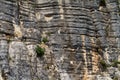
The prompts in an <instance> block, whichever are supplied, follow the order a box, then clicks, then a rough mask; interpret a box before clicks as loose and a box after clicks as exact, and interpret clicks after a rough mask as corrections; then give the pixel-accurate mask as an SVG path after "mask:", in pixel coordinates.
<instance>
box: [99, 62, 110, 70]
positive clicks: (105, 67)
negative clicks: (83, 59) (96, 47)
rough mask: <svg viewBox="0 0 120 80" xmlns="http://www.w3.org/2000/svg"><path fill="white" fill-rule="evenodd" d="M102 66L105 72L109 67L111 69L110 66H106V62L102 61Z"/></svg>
mask: <svg viewBox="0 0 120 80" xmlns="http://www.w3.org/2000/svg"><path fill="white" fill-rule="evenodd" d="M100 65H101V67H102V70H103V71H105V70H106V69H107V67H109V65H108V64H106V63H105V61H104V60H101V61H100Z"/></svg>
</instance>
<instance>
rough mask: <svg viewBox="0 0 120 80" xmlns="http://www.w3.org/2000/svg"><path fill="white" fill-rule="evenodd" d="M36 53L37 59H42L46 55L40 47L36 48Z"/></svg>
mask: <svg viewBox="0 0 120 80" xmlns="http://www.w3.org/2000/svg"><path fill="white" fill-rule="evenodd" d="M35 51H36V53H37V57H42V56H43V55H44V53H45V49H44V48H41V47H40V46H38V45H37V46H36V48H35Z"/></svg>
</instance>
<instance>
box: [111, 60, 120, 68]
mask: <svg viewBox="0 0 120 80" xmlns="http://www.w3.org/2000/svg"><path fill="white" fill-rule="evenodd" d="M118 64H120V62H119V61H117V60H114V61H113V64H112V65H111V66H113V67H117V65H118Z"/></svg>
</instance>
